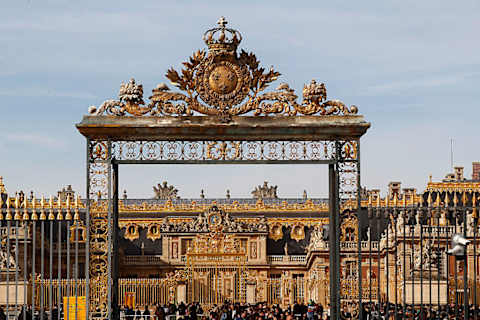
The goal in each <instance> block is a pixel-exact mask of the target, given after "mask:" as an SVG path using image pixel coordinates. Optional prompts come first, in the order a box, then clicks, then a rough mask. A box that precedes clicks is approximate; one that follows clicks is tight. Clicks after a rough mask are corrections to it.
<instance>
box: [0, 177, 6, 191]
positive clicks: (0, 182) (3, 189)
mask: <svg viewBox="0 0 480 320" xmlns="http://www.w3.org/2000/svg"><path fill="white" fill-rule="evenodd" d="M1 193H6V191H5V185H4V184H3V177H2V176H0V194H1Z"/></svg>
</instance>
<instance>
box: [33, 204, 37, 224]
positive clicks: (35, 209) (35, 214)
mask: <svg viewBox="0 0 480 320" xmlns="http://www.w3.org/2000/svg"><path fill="white" fill-rule="evenodd" d="M32 220H35V221H36V220H38V215H37V208H35V207H33V208H32Z"/></svg>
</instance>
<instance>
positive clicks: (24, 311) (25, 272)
mask: <svg viewBox="0 0 480 320" xmlns="http://www.w3.org/2000/svg"><path fill="white" fill-rule="evenodd" d="M26 207H27V206H26V200H25V215H24V219H25V218H27V220H28V213H27V208H26ZM27 236H28V234H27V221H25V220H24V222H23V319H27V302H28V301H27V299H28V298H27V273H28V269H27V251H28V248H27Z"/></svg>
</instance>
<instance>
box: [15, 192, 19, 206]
mask: <svg viewBox="0 0 480 320" xmlns="http://www.w3.org/2000/svg"><path fill="white" fill-rule="evenodd" d="M19 207H20V197H19V196H18V194H17V195H16V196H15V209H18V208H19Z"/></svg>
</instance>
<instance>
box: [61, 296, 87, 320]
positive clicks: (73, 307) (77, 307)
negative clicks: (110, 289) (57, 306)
mask: <svg viewBox="0 0 480 320" xmlns="http://www.w3.org/2000/svg"><path fill="white" fill-rule="evenodd" d="M63 314H64V317H65V319H67V320H86V319H87V298H86V297H85V296H81V297H63ZM67 314H68V316H67ZM75 315H76V317H75Z"/></svg>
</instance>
